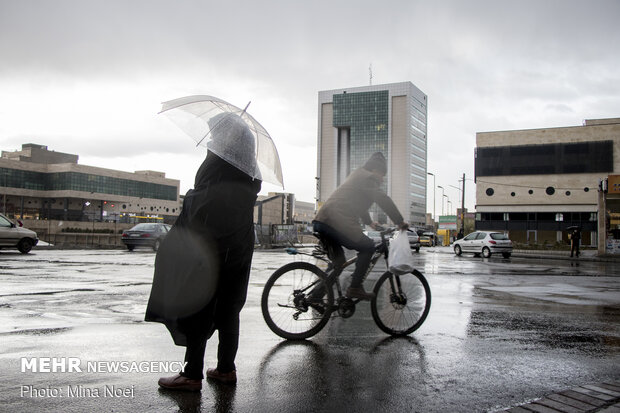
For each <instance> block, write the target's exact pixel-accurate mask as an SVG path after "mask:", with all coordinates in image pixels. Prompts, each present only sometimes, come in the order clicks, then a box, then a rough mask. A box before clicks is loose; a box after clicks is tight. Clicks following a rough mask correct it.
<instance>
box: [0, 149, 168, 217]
mask: <svg viewBox="0 0 620 413" xmlns="http://www.w3.org/2000/svg"><path fill="white" fill-rule="evenodd" d="M179 184H180V183H179V181H178V180H176V179H168V178H166V176H165V174H164V173H163V172H156V171H136V172H134V173H131V172H123V171H117V170H112V169H105V168H97V167H93V166H86V165H79V164H78V155H73V154H67V153H62V152H55V151H50V150H48V149H47V146H44V145H37V144H33V143H28V144H24V145H22V149H21V150H18V151H12V152H10V151H2V156H1V157H0V194H2V198H0V202H1V204H0V211H2V212H3V213H5V214H6V215H8V216H9V217H11V218H19V219H35V220H37V219H48V220H61V221H93V222H94V221H100V222H105V221H109V222H137V221H144V220H161V221H163V220H167V221H168V222H174V219H175V218H176V217H177V216H178V215H179V212H180V200H179ZM140 217H142V218H140Z"/></svg>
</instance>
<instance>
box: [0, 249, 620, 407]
mask: <svg viewBox="0 0 620 413" xmlns="http://www.w3.org/2000/svg"><path fill="white" fill-rule="evenodd" d="M422 251H423V252H422V253H420V254H415V255H414V256H415V260H416V263H417V266H418V268H420V269H421V271H422V272H423V273H425V274H426V276H427V278H428V280H429V283H430V285H431V290H432V294H433V303H432V308H431V312H430V315H429V317H428V319H427V320H426V322H425V323H424V325H423V326H422V327H421V328H420V330H418V331H416V332H415V333H414V334H412V335H411V336H410V337H404V338H391V337H388V336H386V335H385V334H383V333H382V332H381V331H380V330H379V329H378V328H377V327H376V326H375V324H374V322H373V320H372V317H371V314H370V308H369V305H368V304H367V303H362V304H358V306H357V309H356V312H355V315H354V316H353V317H351V318H349V319H342V318H338V317H334V318H332V319H331V320H330V322H329V323H328V324H327V326H326V327H325V329H324V330H323V331H322V332H321V333H319V334H318V335H317V336H315V337H313V338H312V340H309V341H302V342H287V341H282V340H281V339H279V338H278V337H276V336H275V335H274V334H273V333H271V331H270V330H269V329H268V328H267V327H266V325H265V324H264V321H263V320H262V315H261V311H260V296H261V293H262V288H263V286H264V284H265V282H266V280H267V278H268V277H269V276H270V275H271V273H272V272H273V271H274V270H275V269H277V268H278V267H279V266H281V265H283V264H285V263H287V262H290V261H291V260H292V259H293V258H292V257H291V256H288V255H286V254H284V253H281V252H273V251H257V252H256V253H255V256H254V260H253V264H252V277H251V283H250V289H249V293H248V300H247V304H246V307H245V309H244V310H243V312H242V337H241V346H240V352H239V357H238V367H239V370H240V375H239V377H240V378H239V380H240V381H239V385H238V386H237V387H236V388H233V389H232V390H231V389H230V388H222V387H218V386H215V385H209V386H207V387H205V388H204V389H203V392H202V395H201V396H200V395H199V396H197V395H189V396H188V395H186V396H180V395H178V394H170V393H167V392H162V391H158V390H157V388H156V386H154V382H155V380H156V377H153V376H152V375H150V376H149V375H132V376H120V375H116V376H113V375H109V376H97V377H89V378H88V379H89V380H91V381H93V382H102V381H103V380H105V381H106V383H107V382H111V381H115V382H119V383H123V382H125V383H127V384H129V383H130V384H132V385H133V384H135V386H136V392H137V393H138V394H139V395H140V396H139V397H136V399H135V400H132V401H131V404H130V405H128V406H129V407H131V409H133V410H135V411H140V410H143V411H145V410H148V411H170V410H171V409H177V410H178V409H181V410H182V411H201V410H202V411H249V410H253V411H259V412H261V411H270V412H271V411H304V410H314V411H323V410H325V411H329V410H340V411H366V410H381V411H416V410H417V411H487V410H493V409H499V408H501V407H508V406H511V405H514V404H517V403H521V402H525V401H527V400H529V399H531V398H534V397H540V396H542V395H544V394H547V393H550V392H553V391H557V390H563V389H565V388H569V387H572V386H574V385H582V384H587V383H592V382H601V381H604V380H618V379H619V378H620V377H619V374H620V373H618V368H617V366H618V365H620V294H619V288H620V282H619V281H620V277H619V275H618V274H617V272H618V271H617V270H616V269H615V266H616V265H615V264H614V263H598V262H574V261H559V260H558V261H545V260H536V259H518V258H512V259H509V260H504V259H502V258H491V259H489V260H485V259H481V258H473V257H455V256H454V255H453V254H447V253H431V252H429V251H428V250H424V249H423V250H422ZM154 258H155V255H154V253H153V252H151V251H137V252H133V253H129V252H127V251H121V250H116V251H98V250H87V251H52V250H35V251H33V252H32V253H31V254H28V255H21V254H19V253H12V252H9V251H8V250H7V251H0V280H1V282H2V284H1V288H0V336H2V340H3V342H4V343H6V345H7V347H5V348H6V349H7V350H3V352H2V354H0V368H1V369H2V370H1V373H2V374H3V376H4V377H8V378H10V377H11V374H15V370H16V368H15V365H16V364H17V361H16V360H17V358H18V357H19V356H20V355H21V354H25V353H28V354H30V353H33V352H34V353H36V354H47V355H52V356H54V355H59V356H62V355H66V356H71V355H74V354H86V355H87V356H88V357H103V358H105V357H110V354H113V355H115V357H124V358H125V359H127V358H129V359H132V360H133V359H137V360H159V359H162V358H165V357H168V358H170V357H173V358H176V359H178V358H179V357H182V349H180V348H178V347H174V346H173V344H172V342H171V340H170V338H169V336H168V335H167V333H166V331H165V328H164V327H162V326H161V325H158V324H151V323H144V322H143V321H142V320H143V314H144V309H145V307H146V300H147V298H148V293H149V291H150V283H151V280H152V275H153V263H154ZM298 259H299V258H298ZM383 269H384V267H382V265H381V264H380V265H378V266H377V271H376V272H373V273H372V274H371V275H370V277H369V279H368V280H367V281H366V283H367V286H368V287H371V285H372V283H373V282H374V281H375V280H376V279H377V278H378V276H379V275H380V274H381V272H382V271H383ZM128 343H133V344H128ZM210 343H211V342H210ZM215 348H216V346H215V345H211V344H209V346H208V348H207V364H210V363H212V362H213V360H215ZM85 357H86V356H85ZM17 377H21V376H17ZM50 377H51V376H33V377H32V378H31V380H33V381H40V383H46V382H48V381H49V380H50ZM52 378H53V379H54V380H57V381H58V382H59V383H65V382H70V380H76V379H80V377H77V378H71V377H68V376H53V377H52ZM9 382H10V380H9ZM7 389H9V390H10V388H8V387H5V388H3V387H2V385H0V390H2V392H1V393H2V394H3V395H2V396H0V402H3V403H4V402H7V401H8V402H10V403H12V404H10V405H11V406H14V407H15V409H14V410H12V411H24V410H29V407H32V406H31V405H29V404H28V401H27V400H23V399H20V398H19V397H17V396H15V395H13V394H12V393H11V391H8V392H7ZM65 402H66V400H65ZM116 402H117V401H113V400H111V401H109V403H111V404H110V405H109V406H108V407H109V408H107V409H106V410H114V409H117V410H118V407H119V406H122V407H121V408H120V410H123V409H127V406H126V405H123V404H114V403H116ZM50 403H53V401H50ZM72 403H74V404H72V408H74V409H75V410H76V411H77V410H80V409H82V410H92V405H90V404H88V403H89V401H88V400H72ZM118 403H120V401H118ZM7 405H8V404H7ZM153 406H157V407H153ZM52 410H53V409H52Z"/></svg>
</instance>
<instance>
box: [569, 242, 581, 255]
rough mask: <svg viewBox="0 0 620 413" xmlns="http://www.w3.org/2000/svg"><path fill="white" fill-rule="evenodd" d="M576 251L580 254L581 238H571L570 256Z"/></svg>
mask: <svg viewBox="0 0 620 413" xmlns="http://www.w3.org/2000/svg"><path fill="white" fill-rule="evenodd" d="M573 253H576V254H577V256H579V238H577V239H571V240H570V256H571V257H572V256H573Z"/></svg>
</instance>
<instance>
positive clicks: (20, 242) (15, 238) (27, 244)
mask: <svg viewBox="0 0 620 413" xmlns="http://www.w3.org/2000/svg"><path fill="white" fill-rule="evenodd" d="M38 242H39V238H37V233H36V232H34V231H31V230H29V229H26V228H23V227H22V226H21V224H20V225H15V224H14V223H13V221H11V220H10V219H8V218H7V217H6V216H4V215H2V214H0V248H17V249H18V250H19V252H21V253H22V254H27V253H29V252H30V250H31V249H32V247H34V246H35V245H37V243H38Z"/></svg>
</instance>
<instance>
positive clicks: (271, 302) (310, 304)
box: [261, 262, 334, 340]
mask: <svg viewBox="0 0 620 413" xmlns="http://www.w3.org/2000/svg"><path fill="white" fill-rule="evenodd" d="M333 303H334V292H333V290H332V288H330V286H329V283H328V282H327V280H326V274H325V273H324V272H323V271H321V269H320V268H318V267H317V266H316V265H313V264H310V263H307V262H292V263H290V264H286V265H284V266H283V267H281V268H279V269H278V270H276V272H274V273H273V274H272V275H271V277H269V280H267V283H266V284H265V289H264V290H263V296H262V299H261V308H262V311H263V318H264V319H265V322H266V323H267V325H268V326H269V328H270V329H271V331H273V332H274V333H276V334H277V335H279V336H280V337H282V338H286V339H290V340H302V339H305V338H308V337H311V336H313V335H315V334H316V333H318V332H319V331H321V329H322V328H323V327H324V326H325V324H327V322H328V321H329V317H330V315H331V311H332V307H333Z"/></svg>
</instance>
